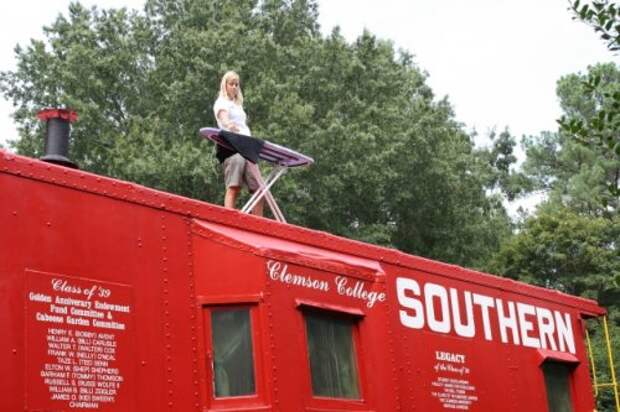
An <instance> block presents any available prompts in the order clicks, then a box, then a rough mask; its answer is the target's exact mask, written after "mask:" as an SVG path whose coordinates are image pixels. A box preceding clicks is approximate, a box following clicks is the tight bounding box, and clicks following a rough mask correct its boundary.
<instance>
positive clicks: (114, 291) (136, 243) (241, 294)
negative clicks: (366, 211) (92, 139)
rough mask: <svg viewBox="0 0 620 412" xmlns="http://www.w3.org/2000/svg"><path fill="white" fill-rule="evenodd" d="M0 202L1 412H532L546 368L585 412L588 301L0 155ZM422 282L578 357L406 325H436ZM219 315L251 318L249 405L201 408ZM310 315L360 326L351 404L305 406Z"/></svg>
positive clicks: (478, 334)
mask: <svg viewBox="0 0 620 412" xmlns="http://www.w3.org/2000/svg"><path fill="white" fill-rule="evenodd" d="M0 199H1V201H0V326H1V327H2V329H3V330H4V331H5V332H4V333H5V337H4V338H3V339H0V362H1V363H2V365H3V368H2V372H1V373H0V387H2V388H3V393H4V395H3V396H2V397H0V410H2V411H24V410H26V411H48V412H50V411H68V410H76V411H77V410H80V411H118V412H121V411H123V412H124V411H142V410H149V411H203V410H225V409H227V410H243V411H287V412H288V411H314V412H327V411H339V410H348V411H358V412H360V411H385V412H388V411H399V410H402V411H415V410H418V411H419V410H422V411H442V410H451V409H449V408H448V407H447V405H449V404H450V403H449V402H448V401H446V400H447V399H459V400H460V402H461V403H459V405H461V406H460V407H461V409H460V410H469V411H499V410H502V411H522V410H528V411H531V412H535V411H541V412H542V411H546V410H547V404H546V394H545V390H544V379H543V374H542V371H541V369H540V364H541V362H542V361H543V360H544V359H556V360H559V361H562V362H569V363H571V364H572V365H575V366H574V371H573V373H572V378H571V379H572V380H571V385H572V394H573V401H574V404H575V410H576V411H588V412H589V411H591V410H592V409H593V400H592V394H591V391H590V380H589V375H588V370H587V361H586V353H585V348H584V345H583V334H582V327H581V322H580V319H581V317H582V316H596V315H600V314H602V313H604V311H603V310H602V309H601V308H599V307H598V306H597V305H596V304H595V302H592V301H588V300H585V299H580V298H574V297H570V296H567V295H563V294H560V293H557V292H552V291H546V290H543V289H540V288H534V287H531V286H528V285H524V284H520V283H517V282H512V281H510V280H506V279H499V278H496V277H492V276H489V275H484V274H480V273H477V272H472V271H467V270H465V269H462V268H458V267H455V266H450V265H445V264H441V263H438V262H433V261H429V260H426V259H420V258H416V257H412V256H408V255H405V254H402V253H400V252H397V251H393V250H387V249H381V248H378V247H374V246H370V245H365V244H361V243H359V242H352V241H348V240H346V239H341V238H336V237H334V236H331V235H328V234H325V233H319V232H315V231H310V230H306V229H302V228H296V227H294V226H291V225H283V224H279V223H276V222H272V221H269V220H267V219H259V218H254V217H250V216H245V215H241V214H239V213H238V212H235V211H227V210H224V209H222V208H219V207H216V206H213V205H208V204H204V203H201V202H197V201H193V200H189V199H183V198H180V197H177V196H171V195H167V194H164V193H159V192H155V191H151V190H148V189H146V188H143V187H140V186H136V185H132V184H128V183H124V182H118V181H114V180H111V179H106V178H101V177H98V176H94V175H90V174H87V173H83V172H79V171H72V170H68V169H64V168H61V167H56V166H50V165H46V164H42V163H40V162H38V161H33V160H30V159H25V158H20V157H18V156H14V155H10V154H6V153H4V152H0ZM287 273H288V274H292V275H297V276H299V277H303V278H304V279H308V280H309V281H310V280H311V281H312V282H314V283H312V284H311V286H308V285H306V286H303V285H300V284H295V283H292V282H291V281H290V280H291V279H292V278H291V277H287V276H286V274H287ZM292 275H291V276H292ZM398 278H404V279H409V280H414V281H415V282H417V284H418V286H420V288H421V292H420V294H419V295H416V294H415V293H412V291H411V290H407V291H404V292H403V291H402V290H401V291H400V292H399V290H398V288H397V279H398ZM428 283H430V284H432V285H435V286H434V288H435V289H433V290H439V291H441V290H442V288H443V290H444V291H445V293H446V294H447V296H448V297H451V295H450V293H452V292H451V289H454V290H455V292H454V293H457V296H459V297H460V299H461V301H460V303H459V305H460V306H459V308H460V313H466V310H467V308H466V307H465V305H464V303H463V302H464V296H465V295H464V293H465V292H468V293H471V294H478V295H480V296H486V297H492V298H493V299H497V298H500V299H502V300H503V301H504V302H508V301H510V302H514V303H515V304H518V303H521V304H526V305H530V306H531V307H534V308H539V309H538V310H539V311H542V312H541V313H547V312H545V310H547V311H550V312H551V313H552V312H553V311H557V312H558V313H561V314H562V315H563V316H565V315H569V316H570V319H571V323H570V326H571V328H572V333H573V337H574V342H575V345H576V347H575V353H574V354H573V353H570V351H569V350H568V349H565V350H564V351H562V350H556V351H549V350H543V349H544V348H540V349H539V348H532V347H525V346H523V345H522V344H519V345H516V344H514V343H513V342H507V343H504V342H502V341H501V339H500V334H499V330H498V329H497V315H496V312H495V311H493V310H489V317H490V320H489V324H490V325H491V333H492V335H493V338H492V339H486V338H485V337H484V327H483V325H484V322H485V321H484V319H483V316H482V310H481V307H480V306H475V305H474V309H473V321H474V323H475V327H474V330H475V334H474V336H473V337H463V336H458V334H457V333H456V332H455V331H454V330H453V329H454V328H453V327H452V328H451V329H450V330H449V331H448V332H447V333H443V332H433V331H431V330H430V327H429V322H428V319H425V324H424V325H423V326H422V327H420V328H411V327H407V326H406V325H405V324H404V323H406V322H407V319H410V318H412V317H416V316H417V315H420V314H419V313H416V310H415V309H414V308H412V307H410V306H408V305H410V304H411V301H412V300H413V301H417V302H419V304H420V305H422V306H421V307H423V310H424V311H425V312H424V315H425V317H426V318H428V316H429V314H431V315H432V314H435V315H437V319H435V320H436V322H435V323H437V324H440V323H442V322H444V324H445V321H446V320H445V319H444V317H443V316H441V314H442V308H443V306H442V305H443V304H445V302H442V301H441V298H435V299H430V300H429V303H430V305H429V304H427V302H426V301H425V300H424V296H423V295H424V292H425V290H424V287H425V286H424V285H426V284H428ZM313 286H316V287H313ZM347 288H348V289H347ZM431 289H432V288H430V289H429V290H431ZM399 293H400V295H399ZM407 298H409V300H407ZM95 302H97V303H95ZM446 302H448V301H446ZM225 305H242V306H245V307H250V308H251V310H252V327H253V342H254V352H255V353H254V359H255V368H256V381H257V394H256V395H255V396H251V397H245V398H239V399H214V398H213V396H212V393H213V376H212V369H211V361H212V359H211V356H212V349H213V348H212V347H211V340H210V331H209V319H208V313H209V310H210V308H213V307H221V306H225ZM444 306H445V305H444ZM311 309H320V310H322V311H324V312H325V313H342V314H345V315H346V316H350V317H352V318H353V319H355V322H356V323H355V324H356V327H355V333H354V337H353V338H354V344H355V348H356V359H357V362H358V367H359V375H360V390H361V399H359V400H343V399H329V398H319V397H314V396H312V387H311V380H310V379H311V378H310V367H309V362H308V349H307V337H306V331H305V324H304V313H305V311H306V310H311ZM64 311H66V312H67V313H65V312H64ZM451 313H452V312H451ZM448 316H452V317H451V320H450V321H451V322H452V326H453V325H454V322H455V320H454V318H453V313H452V315H450V314H449V315H448ZM523 316H524V320H525V321H527V322H529V323H531V325H532V327H531V328H530V329H529V330H525V332H524V335H525V336H526V338H530V339H535V338H536V337H539V336H540V331H539V322H537V318H536V315H531V314H529V315H528V314H525V315H523ZM68 322H82V324H79V323H68ZM84 322H87V323H86V324H84ZM529 323H528V324H529ZM556 349H559V348H556ZM452 394H456V395H458V396H456V395H455V396H452ZM54 398H56V399H54ZM452 410H454V409H452Z"/></svg>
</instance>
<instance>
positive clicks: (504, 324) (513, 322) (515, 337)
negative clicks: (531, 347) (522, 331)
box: [495, 299, 521, 345]
mask: <svg viewBox="0 0 620 412" xmlns="http://www.w3.org/2000/svg"><path fill="white" fill-rule="evenodd" d="M495 303H496V307H497V320H498V322H499V333H500V335H501V338H502V342H504V343H508V333H507V331H506V330H507V329H510V331H511V332H512V343H514V344H515V345H519V344H520V343H521V341H520V339H519V326H518V324H517V316H516V314H515V304H514V302H508V316H506V315H505V314H504V305H503V304H502V300H501V299H495Z"/></svg>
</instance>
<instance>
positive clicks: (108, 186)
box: [0, 150, 605, 316]
mask: <svg viewBox="0 0 620 412" xmlns="http://www.w3.org/2000/svg"><path fill="white" fill-rule="evenodd" d="M0 173H5V174H10V175H15V176H19V177H22V178H26V179H31V180H36V181H41V182H46V183H51V184H55V185H58V186H62V187H65V188H69V189H73V190H79V191H83V192H87V193H92V194H96V195H100V196H105V197H109V198H113V199H117V200H120V201H124V202H129V203H134V204H136V205H141V206H146V207H150V208H154V209H159V210H162V211H167V212H170V213H175V214H178V215H182V216H185V217H187V218H191V219H195V222H196V224H197V225H198V226H202V229H206V230H209V231H218V232H219V233H220V234H221V235H222V236H224V237H227V238H229V239H233V240H235V241H240V242H242V243H245V244H246V245H250V246H251V247H255V248H260V247H263V248H272V249H276V250H279V251H280V252H284V253H293V254H298V255H300V256H304V255H305V256H306V257H308V256H313V259H315V260H316V259H318V260H323V261H324V262H329V261H331V262H332V263H333V262H341V263H342V262H344V263H345V264H346V265H347V266H349V267H358V268H359V269H360V270H361V271H362V272H366V273H369V272H373V273H374V274H375V276H383V270H382V269H381V264H382V263H385V264H389V265H394V266H400V267H405V268H409V269H412V270H420V271H424V272H427V273H433V274H435V275H439V276H443V277H446V278H452V279H458V280H460V281H466V282H469V283H472V284H478V285H482V286H486V287H491V288H494V289H498V290H502V291H506V292H510V293H515V294H521V295H525V296H531V297H534V298H538V299H542V300H546V301H552V302H556V303H560V304H563V305H567V306H571V307H574V308H576V309H578V310H579V311H581V312H583V313H584V314H586V315H591V316H598V315H603V314H604V313H605V310H604V309H603V308H601V307H600V306H598V304H597V303H596V302H595V301H593V300H590V299H585V298H581V297H576V296H572V295H568V294H565V293H562V292H559V291H555V290H549V289H545V288H542V287H538V286H533V285H528V284H526V283H523V282H518V281H515V280H512V279H507V278H502V277H499V276H494V275H489V274H486V273H482V272H478V271H475V270H471V269H466V268H463V267H460V266H457V265H451V264H447V263H442V262H438V261H434V260H431V259H426V258H422V257H419V256H413V255H409V254H407V253H404V252H401V251H399V250H396V249H390V248H385V247H380V246H376V245H371V244H368V243H363V242H360V241H355V240H350V239H346V238H343V237H339V236H336V235H332V234H330V233H327V232H322V231H317V230H313V229H308V228H304V227H300V226H295V225H292V224H286V223H280V222H277V221H274V220H271V219H266V218H260V217H255V216H252V215H248V214H244V213H241V212H239V211H237V210H230V209H225V208H223V207H221V206H217V205H214V204H211V203H207V202H203V201H199V200H195V199H189V198H185V197H182V196H178V195H174V194H170V193H166V192H162V191H158V190H155V189H151V188H147V187H145V186H141V185H138V184H135V183H130V182H125V181H120V180H116V179H112V178H109V177H103V176H99V175H95V174H92V173H89V172H85V171H81V170H75V169H70V168H66V167H62V166H57V165H54V164H50V163H45V162H42V161H39V160H36V159H31V158H27V157H23V156H19V155H15V154H12V153H9V152H6V151H3V150H0Z"/></svg>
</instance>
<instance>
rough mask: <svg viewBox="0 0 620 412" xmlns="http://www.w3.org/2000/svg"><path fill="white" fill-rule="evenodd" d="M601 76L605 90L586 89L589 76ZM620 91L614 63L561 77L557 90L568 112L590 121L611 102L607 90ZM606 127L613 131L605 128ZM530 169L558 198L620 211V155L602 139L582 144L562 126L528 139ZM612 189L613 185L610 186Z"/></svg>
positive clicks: (606, 212)
mask: <svg viewBox="0 0 620 412" xmlns="http://www.w3.org/2000/svg"><path fill="white" fill-rule="evenodd" d="M591 76H596V77H599V78H600V79H601V82H600V84H599V88H600V91H601V92H597V93H594V94H588V93H586V92H585V88H586V86H585V85H584V83H583V82H584V79H586V78H588V77H591ZM617 91H618V92H620V69H619V68H618V66H616V65H615V64H613V63H608V64H598V65H595V66H592V67H590V68H589V69H588V73H587V74H571V75H567V76H564V77H563V78H561V79H560V80H559V81H558V86H557V94H558V98H559V99H560V105H561V107H562V109H563V111H564V116H565V117H570V118H571V119H579V121H580V122H582V123H583V124H586V123H588V122H591V121H593V120H592V119H597V118H598V116H599V114H598V113H601V110H606V108H607V106H608V105H609V102H608V101H607V100H606V98H605V95H604V93H616V92H617ZM603 131H604V133H612V131H611V130H608V129H605V128H604V129H603ZM524 143H525V147H526V154H527V159H526V162H525V164H524V171H525V173H526V174H527V175H528V176H530V178H531V179H532V182H533V184H534V187H535V188H537V189H543V190H547V191H549V192H550V196H551V197H552V198H555V199H556V201H557V202H560V203H563V204H565V205H567V206H569V207H571V208H573V209H574V210H577V211H579V212H582V213H587V214H590V215H595V216H612V215H614V214H617V213H618V206H619V201H620V198H618V196H616V194H615V193H614V192H613V191H614V190H616V191H617V189H618V185H619V184H620V157H618V156H616V155H614V154H613V153H611V152H610V151H608V150H606V147H604V146H601V145H597V144H582V142H580V141H578V140H575V138H574V137H573V136H571V135H570V134H569V133H566V131H565V130H564V128H562V127H561V128H560V130H559V131H558V132H557V133H552V132H544V133H542V134H541V135H540V136H536V137H529V138H527V139H525V140H524ZM610 189H611V191H610Z"/></svg>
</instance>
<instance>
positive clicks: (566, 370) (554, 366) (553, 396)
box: [542, 362, 573, 412]
mask: <svg viewBox="0 0 620 412" xmlns="http://www.w3.org/2000/svg"><path fill="white" fill-rule="evenodd" d="M542 368H543V372H544V374H545V386H546V387H547V404H548V405H549V412H573V402H572V400H571V397H570V374H571V370H572V368H571V367H570V366H569V365H566V364H564V363H559V362H545V363H543V366H542Z"/></svg>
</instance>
